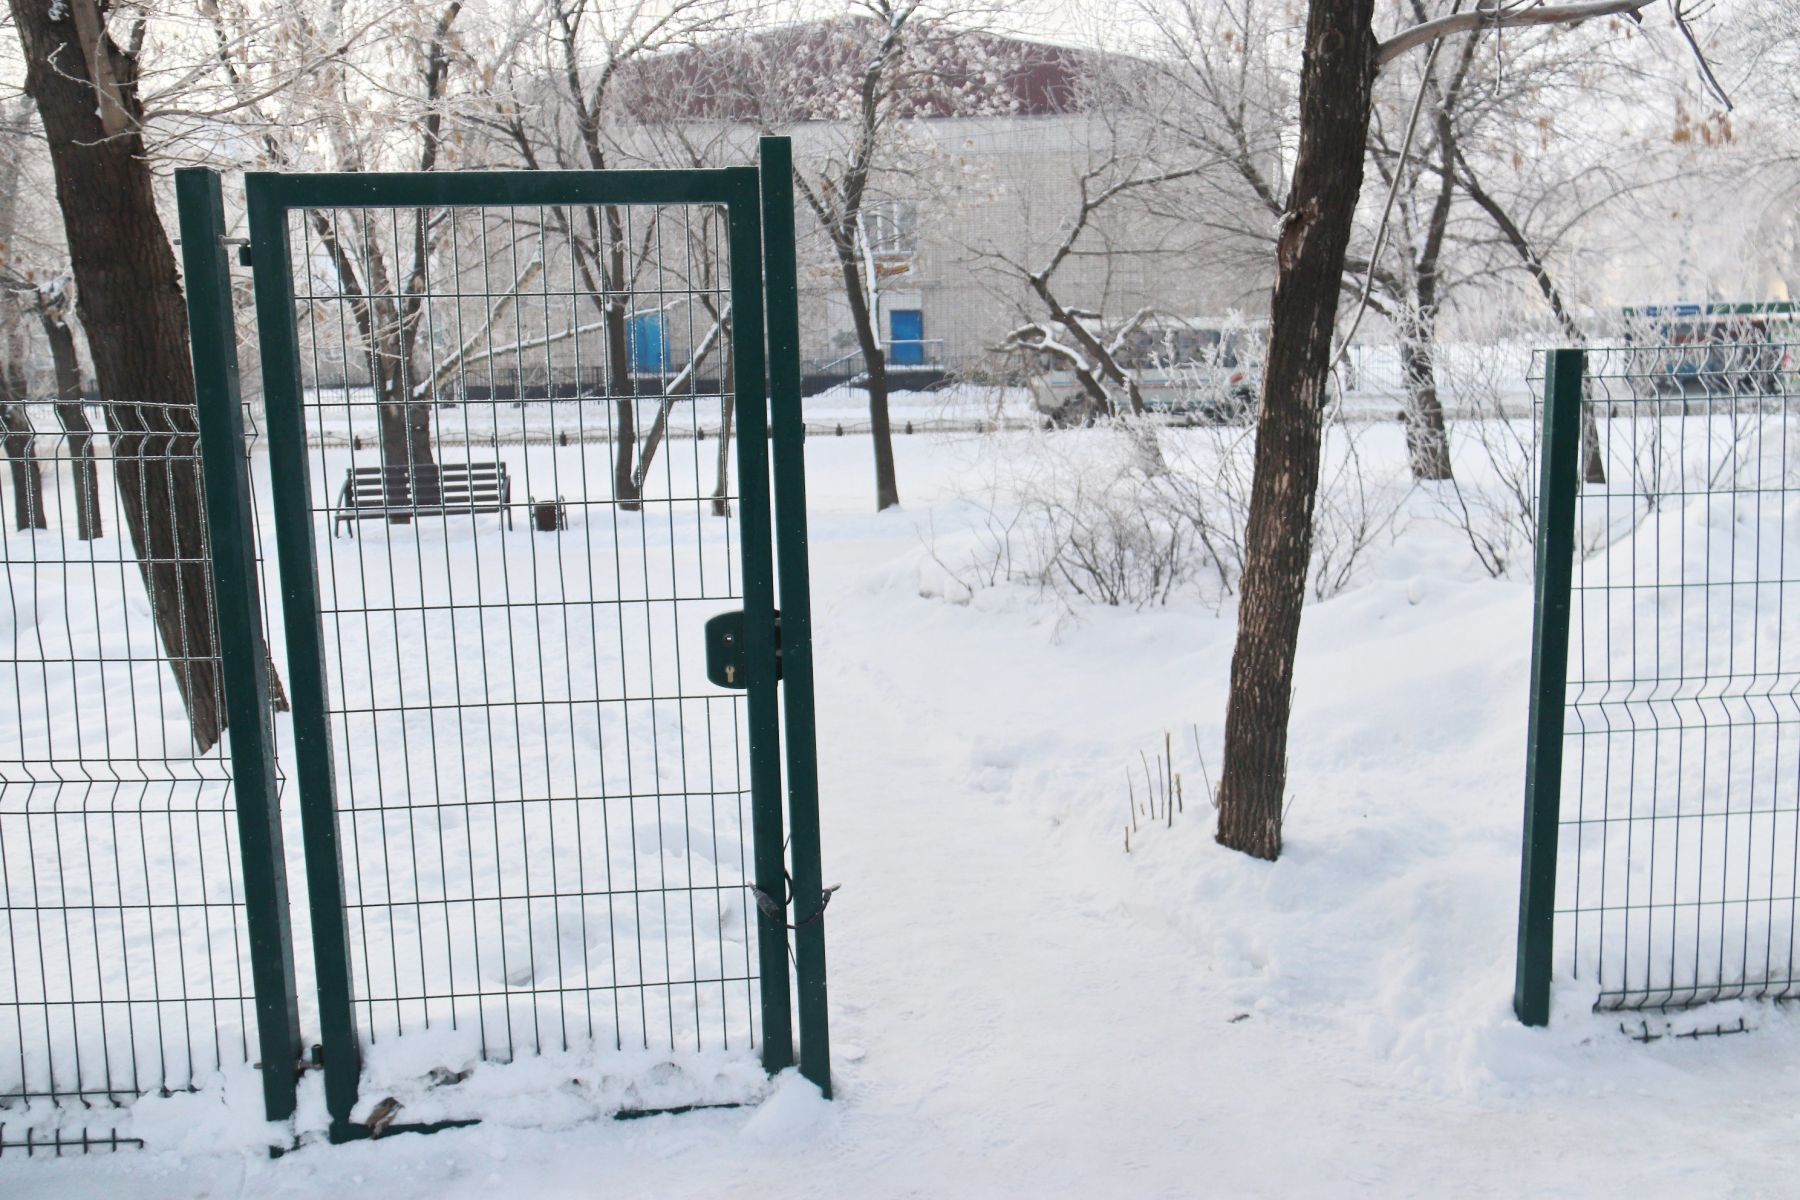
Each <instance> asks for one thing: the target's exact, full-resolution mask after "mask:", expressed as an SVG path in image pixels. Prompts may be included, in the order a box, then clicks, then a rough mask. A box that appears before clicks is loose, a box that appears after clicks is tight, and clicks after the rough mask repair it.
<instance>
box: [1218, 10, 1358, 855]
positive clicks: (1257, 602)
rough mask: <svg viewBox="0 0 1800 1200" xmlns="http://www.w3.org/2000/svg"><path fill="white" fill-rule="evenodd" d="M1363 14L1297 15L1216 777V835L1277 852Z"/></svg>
mask: <svg viewBox="0 0 1800 1200" xmlns="http://www.w3.org/2000/svg"><path fill="white" fill-rule="evenodd" d="M1373 16H1374V0H1312V6H1311V10H1310V13H1309V15H1308V19H1307V28H1306V53H1305V61H1304V64H1303V67H1302V75H1301V85H1300V145H1299V151H1298V155H1297V157H1296V159H1295V163H1294V181H1293V187H1292V190H1291V192H1290V193H1289V196H1288V203H1287V209H1286V215H1285V216H1284V217H1283V219H1282V226H1281V235H1280V239H1279V241H1278V243H1277V259H1276V274H1275V294H1274V298H1273V301H1272V303H1271V306H1270V328H1269V351H1268V360H1267V363H1266V364H1265V367H1264V372H1263V391H1262V412H1261V416H1260V418H1259V420H1258V424H1257V431H1256V463H1255V475H1254V477H1253V480H1252V483H1251V489H1250V514H1249V522H1248V525H1247V528H1246V530H1245V547H1244V549H1245V554H1244V560H1245V561H1244V578H1243V587H1242V591H1241V594H1240V601H1239V607H1238V633H1237V648H1236V650H1235V652H1234V653H1233V655H1232V660H1231V692H1230V698H1229V701H1228V705H1227V709H1226V714H1225V763H1224V772H1223V774H1222V775H1221V777H1220V780H1219V825H1218V840H1219V841H1220V842H1221V843H1223V844H1224V845H1226V846H1230V847H1231V848H1233V849H1236V850H1242V851H1244V852H1245V853H1247V854H1253V855H1256V856H1257V857H1259V858H1268V859H1273V858H1276V857H1277V856H1279V855H1280V853H1281V814H1282V804H1283V797H1284V795H1285V793H1286V787H1287V732H1288V716H1289V712H1290V709H1291V706H1292V698H1293V697H1292V688H1293V678H1294V650H1295V645H1296V643H1297V641H1298V640H1299V636H1300V610H1301V606H1302V604H1303V603H1304V602H1305V598H1306V575H1307V567H1308V563H1309V560H1310V558H1311V555H1312V520H1313V501H1314V497H1315V494H1316V492H1317V489H1318V481H1319V443H1320V438H1321V434H1322V426H1323V417H1324V401H1325V396H1326V376H1327V373H1328V371H1329V368H1330V362H1331V338H1332V332H1333V328H1334V326H1335V325H1336V321H1337V302H1338V289H1339V285H1340V283H1341V281H1342V279H1343V273H1344V252H1345V249H1346V247H1347V246H1348V245H1349V241H1350V231H1351V224H1352V220H1353V219H1354V217H1355V214H1356V202H1357V197H1358V195H1359V193H1360V192H1361V191H1362V179H1363V151H1364V146H1365V145H1366V143H1367V138H1368V130H1369V106H1370V88H1371V87H1372V85H1373V83H1374V79H1375V49H1376V42H1375V36H1374V33H1373V32H1372V30H1371V24H1372V21H1373Z"/></svg>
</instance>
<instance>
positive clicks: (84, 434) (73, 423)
mask: <svg viewBox="0 0 1800 1200" xmlns="http://www.w3.org/2000/svg"><path fill="white" fill-rule="evenodd" d="M38 320H39V322H40V323H41V324H42V325H43V327H44V340H45V341H47V342H49V343H50V361H51V362H52V363H53V364H54V366H55V369H56V419H57V420H58V421H59V422H60V423H61V424H62V428H63V436H64V439H65V440H66V441H67V443H68V447H69V465H70V471H69V475H70V485H71V487H72V488H73V489H74V499H75V536H76V538H78V539H79V540H81V541H84V542H90V541H93V540H94V539H95V538H97V537H99V536H101V535H102V534H103V533H104V532H105V530H104V528H103V527H102V525H101V521H100V468H99V466H98V464H97V463H96V462H95V461H94V427H93V426H92V425H90V424H88V419H87V413H86V412H84V411H83V410H82V407H81V360H80V358H79V357H77V354H76V350H75V331H74V330H73V329H70V328H69V323H68V322H67V321H65V320H63V318H62V315H61V314H60V313H59V312H56V311H53V310H52V309H51V308H49V307H47V306H45V305H43V304H40V305H39V306H38Z"/></svg>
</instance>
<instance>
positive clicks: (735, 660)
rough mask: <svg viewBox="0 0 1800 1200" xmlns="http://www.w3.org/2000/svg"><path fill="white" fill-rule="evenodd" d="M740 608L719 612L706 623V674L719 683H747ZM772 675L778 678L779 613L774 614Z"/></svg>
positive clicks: (746, 650)
mask: <svg viewBox="0 0 1800 1200" xmlns="http://www.w3.org/2000/svg"><path fill="white" fill-rule="evenodd" d="M745 629H746V623H745V620H744V610H743V609H741V608H740V609H737V610H735V611H733V612H726V613H720V614H719V615H718V616H716V617H714V618H712V619H711V620H710V621H708V622H707V623H706V677H707V678H708V679H710V680H712V681H713V683H714V684H716V685H717V686H719V687H723V688H747V687H749V686H750V643H749V640H748V639H747V637H746V635H745ZM773 637H774V639H775V678H777V679H780V678H781V614H780V613H779V612H777V613H776V614H775V620H774V624H773Z"/></svg>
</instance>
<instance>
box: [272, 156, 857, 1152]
mask: <svg viewBox="0 0 1800 1200" xmlns="http://www.w3.org/2000/svg"><path fill="white" fill-rule="evenodd" d="M785 174H786V173H785V171H784V172H783V176H784V178H783V179H782V183H783V184H785V183H786V179H785ZM247 197H248V202H249V210H250V225H251V244H252V249H253V252H254V269H255V286H256V294H257V310H258V327H259V336H260V340H261V346H262V353H263V368H264V396H265V403H266V407H267V413H268V418H267V419H268V426H269V444H270V452H271V466H272V476H273V489H272V490H273V492H274V507H275V511H274V519H275V526H276V533H277V542H278V545H279V551H280V561H281V577H282V590H283V598H284V612H285V616H286V630H287V648H288V659H289V670H290V673H291V688H292V693H293V703H294V743H295V749H294V760H295V761H294V763H293V769H294V773H295V775H296V776H297V779H298V784H299V792H300V806H301V812H302V818H303V824H304V829H305V841H306V864H307V879H308V887H309V892H310V899H311V903H310V912H311V926H312V940H313V947H314V954H315V967H316V973H317V976H318V987H319V999H320V1012H319V1021H320V1032H321V1041H322V1044H323V1061H324V1066H325V1070H326V1093H327V1101H328V1106H329V1107H330V1110H331V1116H332V1125H333V1133H334V1136H339V1137H354V1136H359V1135H361V1134H362V1133H364V1132H366V1130H365V1127H364V1126H362V1125H361V1124H360V1123H359V1122H358V1121H357V1119H356V1117H357V1116H358V1115H359V1114H358V1112H357V1109H356V1105H357V1095H358V1077H359V1073H360V1071H361V1070H362V1066H363V1060H364V1058H365V1056H366V1055H368V1054H370V1053H379V1047H381V1046H382V1044H383V1043H384V1042H387V1041H389V1040H391V1039H394V1038H396V1037H398V1036H401V1035H412V1034H424V1033H427V1032H430V1033H432V1034H433V1035H434V1036H435V1037H436V1038H437V1039H438V1040H437V1041H436V1042H434V1043H433V1044H434V1045H436V1046H440V1047H443V1048H444V1052H445V1053H447V1054H451V1055H455V1054H459V1053H466V1054H468V1055H470V1056H474V1055H477V1054H478V1055H480V1056H482V1057H486V1058H490V1059H501V1060H510V1059H513V1058H516V1057H519V1056H521V1055H527V1054H534V1053H539V1052H545V1051H553V1050H561V1049H566V1048H570V1047H575V1046H589V1045H601V1046H613V1047H618V1048H621V1049H626V1048H638V1049H649V1050H656V1051H663V1052H668V1053H671V1054H682V1053H688V1052H709V1051H718V1052H733V1051H741V1052H750V1051H751V1050H753V1049H754V1050H755V1051H756V1052H758V1053H759V1055H760V1058H761V1060H762V1062H763V1063H764V1065H766V1066H768V1067H769V1068H770V1069H779V1068H780V1067H783V1066H786V1065H788V1063H789V1062H791V1061H792V1058H793V1035H792V1032H791V1027H790V1022H791V1018H790V989H791V982H790V977H789V958H788V937H787V933H788V927H789V926H788V921H789V919H790V917H789V906H790V901H791V902H792V903H793V904H794V905H795V906H796V907H797V906H799V905H800V904H802V903H803V902H804V900H805V898H806V897H805V893H806V892H807V890H808V889H807V886H806V885H807V884H808V883H810V885H811V890H812V891H813V892H814V893H815V899H814V903H813V905H812V907H811V908H810V909H807V910H805V911H804V912H802V914H801V915H806V913H810V915H811V920H809V921H807V922H804V923H805V924H806V925H807V926H809V927H812V928H816V921H817V917H818V915H819V910H821V909H822V905H821V904H819V903H818V900H819V899H820V898H819V897H817V895H816V893H817V889H818V883H817V849H816V848H817V841H816V825H815V826H814V827H813V828H810V829H807V828H804V826H805V825H806V824H807V821H808V820H809V819H811V820H814V821H816V809H809V808H807V807H806V806H805V805H802V804H800V803H799V802H798V799H797V797H798V789H812V788H814V786H815V785H814V783H813V777H812V773H811V767H810V762H808V763H807V764H805V765H804V766H803V767H802V768H801V769H798V770H797V769H796V765H795V764H796V762H797V759H798V756H799V755H800V754H804V756H806V757H807V758H808V759H810V756H811V754H812V743H811V732H810V726H811V689H810V682H811V681H810V659H809V657H806V656H805V654H804V650H805V645H804V641H803V640H798V639H796V638H795V634H794V633H793V632H789V631H788V630H784V631H783V635H784V636H785V637H786V638H788V639H789V644H788V645H787V646H785V647H784V648H783V657H784V658H785V659H786V660H787V662H788V663H789V664H790V665H792V664H793V663H794V662H796V661H797V660H798V661H801V662H803V663H804V664H805V665H806V668H807V669H806V672H805V678H804V690H803V693H802V692H800V691H798V690H797V689H796V688H795V682H796V681H795V679H794V678H793V677H792V675H791V674H790V678H789V682H788V685H787V687H786V688H785V689H781V691H782V692H783V693H785V694H778V688H777V662H778V659H777V644H776V639H777V628H776V621H775V607H774V598H775V586H776V580H775V558H774V554H775V548H774V541H773V530H772V523H771V510H770V477H769V466H768V457H769V445H770V442H769V435H770V430H769V428H768V425H767V412H768V389H767V383H766V381H765V362H766V354H765V325H764V302H765V279H764V271H763V264H762V250H763V240H764V237H765V236H768V238H769V240H770V243H771V247H772V250H774V251H776V252H777V253H779V252H783V251H784V252H785V254H784V255H782V256H783V257H785V264H786V277H787V281H788V282H787V284H786V286H785V288H783V287H778V286H777V282H778V281H771V282H770V283H769V285H768V289H767V290H768V293H769V296H770V297H771V299H773V301H774V306H775V309H776V311H777V312H778V313H779V314H780V315H779V316H778V317H777V318H776V319H775V320H774V321H773V322H772V324H774V325H777V326H783V327H785V326H791V324H792V315H791V313H792V304H793V290H792V283H791V279H792V270H793V261H792V225H791V221H792V216H791V202H790V204H789V207H788V209H787V213H786V222H785V224H786V229H785V231H783V230H781V229H779V228H777V229H776V230H775V231H774V232H773V233H767V234H766V233H765V230H764V219H763V208H762V203H761V202H762V194H761V187H760V184H759V178H758V173H757V171H756V170H754V169H741V168H740V169H727V170H712V171H677V172H608V173H596V172H588V173H554V172H551V173H537V174H530V175H519V174H463V175H443V176H380V175H354V176H277V175H251V176H249V177H248V178H247ZM787 340H791V339H787ZM788 349H789V347H788V346H787V345H786V342H785V341H784V342H782V343H778V345H777V351H776V358H777V359H778V360H782V359H785V358H786V357H787V350H788ZM346 359H358V360H360V361H361V362H363V363H366V364H367V366H366V371H365V372H364V374H363V376H362V377H363V378H366V379H368V380H369V381H370V382H369V383H368V385H366V386H355V385H347V384H345V383H344V382H343V380H344V379H345V378H346V377H349V378H356V377H357V376H355V375H354V374H351V373H348V372H345V371H343V370H342V366H341V365H342V363H343V362H344V361H345V360H346ZM788 374H793V375H797V360H796V363H795V366H794V369H793V370H792V371H791V372H790V371H787V370H785V368H784V366H783V365H782V364H781V363H779V362H778V363H777V365H776V366H775V368H774V370H773V371H772V372H771V375H772V377H773V379H774V382H775V383H776V385H777V386H776V389H775V390H776V393H777V404H776V408H775V429H774V431H773V432H774V446H775V457H776V460H777V462H778V463H779V464H781V466H782V469H783V470H784V471H788V472H790V473H797V472H798V470H799V459H798V454H799V445H798V440H799V422H798V417H799V414H798V396H797V390H793V391H792V403H783V399H784V393H785V392H786V391H787V390H788V389H785V388H784V387H783V386H782V384H783V382H784V380H785V378H786V376H787V375H788ZM529 379H541V380H545V381H552V380H560V381H563V382H564V383H565V384H566V386H554V387H553V386H548V385H546V386H543V387H534V388H528V387H524V386H522V385H521V383H520V381H521V380H529ZM322 380H324V381H335V382H324V383H321V382H320V381H322ZM784 459H788V460H790V461H789V462H784V461H783V460H784ZM787 486H788V488H789V489H790V490H794V494H796V495H798V496H799V498H800V501H801V503H803V492H800V491H797V489H799V488H800V487H802V486H803V485H801V484H800V482H799V480H798V479H797V478H795V479H793V480H791V481H790V483H789V484H788V485H787ZM788 499H789V496H788V492H787V491H784V497H783V515H784V527H783V530H782V535H783V537H784V539H786V538H787V537H788V536H789V531H790V523H791V522H793V521H796V520H797V521H799V524H798V526H797V529H796V540H797V542H798V553H799V555H800V556H801V562H802V563H803V556H804V524H803V514H799V513H798V512H797V511H793V506H792V505H791V504H790V503H789V502H788ZM782 554H783V558H782V563H783V570H782V578H781V589H782V598H783V602H784V608H786V609H787V610H788V618H789V619H791V618H793V617H794V616H795V612H796V609H797V610H798V614H799V616H800V618H801V620H800V622H799V623H798V629H797V633H798V634H799V635H804V634H805V625H804V611H805V592H804V588H805V584H806V580H805V577H804V573H803V570H802V571H794V570H790V563H791V562H792V551H791V548H790V547H789V546H788V545H786V544H784V546H783V549H782ZM796 601H797V602H798V603H797V604H796ZM740 611H741V620H740V623H739V624H738V625H737V626H736V627H735V628H736V629H737V631H738V634H739V636H738V637H737V638H736V639H735V640H734V641H733V643H732V647H731V653H730V654H729V655H727V657H728V658H729V659H730V661H727V662H724V663H723V666H722V668H721V666H720V664H719V663H716V662H715V663H713V664H711V666H712V674H711V677H710V678H709V660H708V654H707V642H706V639H705V638H704V636H703V635H704V631H705V627H706V624H707V622H708V620H709V619H711V618H714V617H719V616H722V615H724V614H729V613H733V612H740ZM792 628H793V627H792V626H790V629H792ZM716 650H717V647H715V651H716ZM721 669H722V670H723V678H722V679H721V678H720V676H719V674H718V672H719V671H720V670H721ZM714 680H719V681H720V682H722V683H723V684H724V686H719V685H718V683H715V682H714ZM780 703H785V704H786V706H787V717H788V723H789V727H790V730H792V729H793V728H794V727H795V725H796V721H795V718H796V715H797V714H800V715H802V716H803V721H801V722H800V724H803V725H804V726H805V728H804V730H803V733H804V736H803V737H801V738H799V739H795V738H790V739H789V744H788V755H789V772H788V774H789V781H788V782H789V785H790V789H792V791H791V794H790V802H791V803H793V804H794V812H795V814H796V825H795V829H794V833H795V847H794V871H793V873H792V880H793V885H794V886H793V887H792V888H791V889H790V887H789V876H788V872H787V870H786V866H785V863H784V849H783V837H784V828H783V826H784V823H783V817H782V792H781V785H782V761H781V753H782V744H781V739H780V736H779V735H780V726H779V722H780V719H781V718H780V713H779V712H778V709H777V705H778V704H780ZM797 703H798V704H800V705H801V707H799V708H797V707H796V704H797ZM812 803H813V804H814V805H816V799H813V800H812ZM809 813H812V814H814V815H812V816H811V817H810V818H809V817H808V814H809ZM803 833H804V835H805V836H804V837H802V834H803ZM803 842H804V846H803V844H802V843H803ZM806 848H810V851H811V853H810V856H806V855H804V854H803V849H806ZM799 924H801V922H796V925H799ZM813 936H815V937H822V934H819V933H814V934H813ZM822 967H823V959H822V942H820V943H819V953H818V956H817V971H816V972H813V974H816V975H817V978H816V979H812V980H810V983H809V978H808V976H809V971H808V969H807V966H806V965H805V964H804V963H803V964H802V965H801V967H800V975H801V986H802V991H803V993H808V992H816V993H817V995H818V998H819V1000H820V1002H821V1003H820V1005H819V1010H818V1013H817V1017H818V1022H817V1035H816V1038H814V1035H813V1034H811V1033H808V1034H807V1035H806V1036H807V1037H808V1038H809V1039H812V1040H815V1041H816V1042H817V1048H818V1050H819V1051H820V1053H821V1054H822V1052H823V1050H824V1032H823V1021H822V1017H823V1009H822V998H823V991H822V987H823V979H822ZM807 1019H808V1013H807V1012H806V1011H805V1006H804V1005H803V1011H802V1025H803V1029H804V1027H805V1026H806V1024H807ZM827 1078H828V1076H827Z"/></svg>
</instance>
